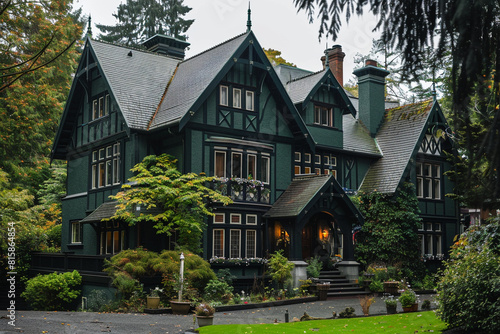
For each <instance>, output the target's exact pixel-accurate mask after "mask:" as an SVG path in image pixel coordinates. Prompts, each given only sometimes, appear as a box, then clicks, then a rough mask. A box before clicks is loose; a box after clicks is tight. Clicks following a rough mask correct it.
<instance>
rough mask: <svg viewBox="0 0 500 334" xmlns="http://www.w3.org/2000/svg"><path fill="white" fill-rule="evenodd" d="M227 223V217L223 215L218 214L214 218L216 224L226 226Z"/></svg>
mask: <svg viewBox="0 0 500 334" xmlns="http://www.w3.org/2000/svg"><path fill="white" fill-rule="evenodd" d="M225 222H226V215H225V214H223V213H216V214H215V216H214V224H224V223H225Z"/></svg>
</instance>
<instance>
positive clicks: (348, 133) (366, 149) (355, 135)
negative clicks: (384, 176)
mask: <svg viewBox="0 0 500 334" xmlns="http://www.w3.org/2000/svg"><path fill="white" fill-rule="evenodd" d="M342 127H343V130H344V150H346V151H350V152H357V153H364V154H371V155H376V156H380V157H381V156H382V152H381V151H380V149H379V147H378V146H377V142H376V140H375V139H373V138H372V137H371V136H370V133H369V132H368V130H367V129H366V127H365V126H364V125H363V124H362V123H361V122H360V121H359V120H357V119H356V118H354V117H353V116H352V115H351V114H347V115H344V116H343V124H342Z"/></svg>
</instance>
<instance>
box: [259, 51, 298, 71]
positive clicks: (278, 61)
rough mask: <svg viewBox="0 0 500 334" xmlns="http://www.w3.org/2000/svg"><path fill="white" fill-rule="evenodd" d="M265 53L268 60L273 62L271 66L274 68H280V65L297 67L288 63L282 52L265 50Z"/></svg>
mask: <svg viewBox="0 0 500 334" xmlns="http://www.w3.org/2000/svg"><path fill="white" fill-rule="evenodd" d="M263 50H264V53H265V54H266V57H267V59H269V61H270V62H271V65H273V66H278V65H287V66H291V67H297V65H295V64H293V63H290V62H288V61H286V60H285V59H284V58H283V57H281V51H278V50H274V49H270V48H269V49H266V48H263Z"/></svg>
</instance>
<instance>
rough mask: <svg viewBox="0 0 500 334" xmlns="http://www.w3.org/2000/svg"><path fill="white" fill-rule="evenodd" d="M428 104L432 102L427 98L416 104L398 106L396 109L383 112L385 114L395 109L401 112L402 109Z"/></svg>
mask: <svg viewBox="0 0 500 334" xmlns="http://www.w3.org/2000/svg"><path fill="white" fill-rule="evenodd" d="M430 102H433V100H432V98H429V99H427V100H422V101H418V102H413V103H408V104H403V105H402V106H398V107H394V108H389V109H385V112H386V113H387V112H389V111H392V110H395V109H397V110H402V109H405V108H409V107H412V106H416V105H422V104H426V103H427V104H428V103H430Z"/></svg>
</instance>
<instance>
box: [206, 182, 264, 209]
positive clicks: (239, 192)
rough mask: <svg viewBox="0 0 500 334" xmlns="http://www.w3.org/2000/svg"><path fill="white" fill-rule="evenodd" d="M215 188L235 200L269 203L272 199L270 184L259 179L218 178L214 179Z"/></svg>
mask: <svg viewBox="0 0 500 334" xmlns="http://www.w3.org/2000/svg"><path fill="white" fill-rule="evenodd" d="M213 182H214V189H215V190H218V191H219V192H220V193H221V194H222V195H225V196H229V197H231V199H232V200H233V201H244V202H254V203H267V204H269V202H270V199H271V196H270V195H271V190H270V188H269V185H268V184H265V183H263V182H262V181H259V180H254V179H244V178H239V177H238V178H230V179H228V178H216V179H214V180H213Z"/></svg>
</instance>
